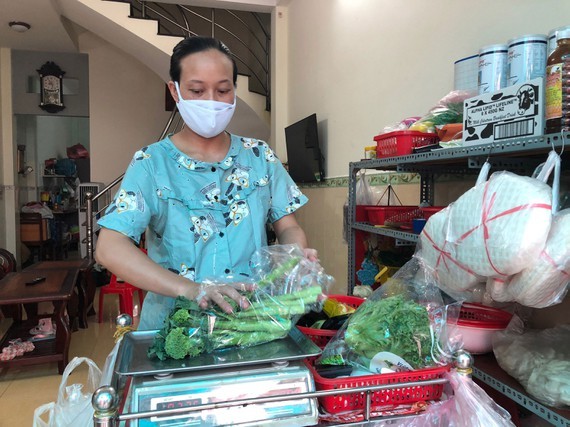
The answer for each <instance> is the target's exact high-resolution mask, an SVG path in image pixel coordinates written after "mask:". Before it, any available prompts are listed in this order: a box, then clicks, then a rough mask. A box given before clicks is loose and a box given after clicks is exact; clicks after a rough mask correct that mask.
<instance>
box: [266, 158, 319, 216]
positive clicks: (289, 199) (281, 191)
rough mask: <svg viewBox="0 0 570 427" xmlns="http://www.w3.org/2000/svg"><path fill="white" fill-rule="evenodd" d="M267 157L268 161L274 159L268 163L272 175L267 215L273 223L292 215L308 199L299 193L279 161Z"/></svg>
mask: <svg viewBox="0 0 570 427" xmlns="http://www.w3.org/2000/svg"><path fill="white" fill-rule="evenodd" d="M269 150H271V149H269ZM271 154H272V153H271ZM269 157H270V159H271V158H274V161H269V168H270V172H272V173H271V179H270V183H269V184H270V186H271V207H270V208H269V214H268V215H269V221H270V222H272V223H273V222H276V221H278V220H279V219H281V218H283V217H284V216H286V215H289V214H292V213H293V212H295V211H296V210H297V209H299V208H300V207H301V206H303V205H304V204H306V203H307V202H308V201H309V199H307V197H306V196H305V195H304V194H303V193H301V190H299V187H297V184H295V182H294V181H293V179H292V178H291V176H290V175H289V173H288V172H287V171H286V170H285V168H284V167H283V165H282V164H281V162H280V161H279V159H277V157H276V156H275V155H273V154H272V155H271V156H269Z"/></svg>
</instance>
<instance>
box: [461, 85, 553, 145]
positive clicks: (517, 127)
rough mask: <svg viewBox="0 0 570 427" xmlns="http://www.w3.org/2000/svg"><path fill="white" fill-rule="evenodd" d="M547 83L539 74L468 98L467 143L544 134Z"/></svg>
mask: <svg viewBox="0 0 570 427" xmlns="http://www.w3.org/2000/svg"><path fill="white" fill-rule="evenodd" d="M543 85H544V82H543V79H542V78H540V77H539V78H536V79H533V80H529V81H527V82H524V83H521V84H518V85H514V86H509V87H506V88H504V89H501V90H499V91H496V92H493V93H486V94H483V95H480V96H476V97H474V98H469V99H467V100H465V104H464V107H463V129H464V131H463V145H479V144H488V143H491V142H494V141H502V140H505V139H509V138H517V137H524V136H536V135H542V134H543V131H544V95H543V93H544V91H543V87H544V86H543Z"/></svg>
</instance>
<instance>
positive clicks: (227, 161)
mask: <svg viewBox="0 0 570 427" xmlns="http://www.w3.org/2000/svg"><path fill="white" fill-rule="evenodd" d="M233 164H234V158H233V157H232V156H230V157H228V158H227V159H225V160H224V161H223V165H224V166H226V167H228V168H229V167H231V166H232V165H233Z"/></svg>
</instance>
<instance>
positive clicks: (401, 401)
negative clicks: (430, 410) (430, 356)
mask: <svg viewBox="0 0 570 427" xmlns="http://www.w3.org/2000/svg"><path fill="white" fill-rule="evenodd" d="M305 364H306V365H307V367H308V368H309V370H310V371H311V374H312V375H313V379H314V380H315V387H316V389H317V390H318V391H323V390H338V389H346V388H354V387H365V386H370V385H383V384H396V383H403V382H410V381H423V380H433V379H437V378H441V377H442V376H443V374H444V373H445V372H447V371H448V370H449V367H448V366H441V367H435V368H426V369H418V370H415V371H410V372H398V373H393V374H371V375H363V376H358V377H348V378H332V379H330V378H323V377H321V376H320V375H319V373H318V372H317V371H316V369H315V368H314V367H313V364H312V362H311V361H307V360H305ZM442 392H443V384H433V385H423V386H416V387H406V388H394V389H390V390H380V391H375V392H373V393H372V395H371V396H370V402H371V409H375V408H379V407H386V406H397V405H406V404H412V403H415V402H419V401H427V400H436V399H439V398H440V397H441V393H442ZM319 402H320V404H321V406H322V407H323V409H324V410H325V411H327V412H328V413H329V414H337V413H339V412H344V411H352V410H359V409H364V406H365V404H366V393H349V394H338V395H332V396H325V397H320V398H319Z"/></svg>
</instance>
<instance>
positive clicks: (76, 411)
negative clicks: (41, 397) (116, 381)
mask: <svg viewBox="0 0 570 427" xmlns="http://www.w3.org/2000/svg"><path fill="white" fill-rule="evenodd" d="M82 363H86V364H87V365H88V366H89V376H88V378H87V387H86V389H83V384H72V385H70V386H68V385H67V380H68V378H69V375H71V373H72V372H73V370H74V369H75V368H77V367H78V366H79V365H81V364H82ZM100 381H101V370H100V369H99V368H98V367H97V365H96V364H95V362H93V361H92V360H91V359H89V358H87V357H74V358H73V359H72V360H71V362H69V364H68V365H67V366H66V368H65V371H64V372H63V376H62V378H61V383H60V385H59V393H58V396H57V400H56V401H55V402H50V403H46V404H44V405H41V406H39V407H37V408H36V410H35V411H34V424H33V426H34V427H88V426H92V425H93V412H94V411H93V407H92V406H91V395H92V394H93V392H94V391H95V390H96V389H97V387H99V382H100ZM45 414H47V417H48V421H47V422H46V421H44V420H43V419H42V416H44V415H45Z"/></svg>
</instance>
